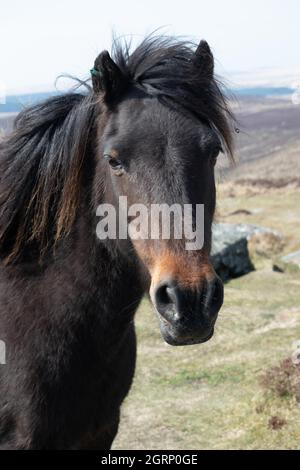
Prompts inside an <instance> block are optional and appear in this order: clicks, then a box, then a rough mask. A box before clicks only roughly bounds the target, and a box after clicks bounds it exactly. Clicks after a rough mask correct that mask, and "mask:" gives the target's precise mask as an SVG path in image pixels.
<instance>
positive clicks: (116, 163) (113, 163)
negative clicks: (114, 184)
mask: <svg viewBox="0 0 300 470" xmlns="http://www.w3.org/2000/svg"><path fill="white" fill-rule="evenodd" d="M104 158H105V160H107V161H108V164H109V166H110V167H111V168H112V169H113V170H114V171H115V172H116V174H117V176H121V175H122V174H123V172H124V167H123V165H122V162H120V160H117V159H116V158H113V157H112V156H111V155H104Z"/></svg>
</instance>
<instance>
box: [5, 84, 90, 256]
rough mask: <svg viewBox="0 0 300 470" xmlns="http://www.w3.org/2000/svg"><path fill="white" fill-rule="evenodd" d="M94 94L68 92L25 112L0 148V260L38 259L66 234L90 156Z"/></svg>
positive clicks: (77, 203) (74, 213) (72, 220)
mask: <svg viewBox="0 0 300 470" xmlns="http://www.w3.org/2000/svg"><path fill="white" fill-rule="evenodd" d="M95 115H96V107H95V104H94V103H93V99H92V94H88V95H82V94H79V93H68V94H65V95H62V96H57V97H54V98H50V99H48V100H47V101H45V102H42V103H41V104H37V105H35V106H33V107H30V108H28V109H24V110H23V111H22V112H21V113H20V114H19V115H18V116H17V118H16V120H15V124H14V129H13V131H12V133H11V134H10V135H9V136H8V137H7V138H5V139H4V141H2V142H1V143H0V257H1V258H2V259H4V260H5V262H6V264H8V263H10V262H11V261H14V260H16V259H18V257H19V255H21V254H24V252H25V251H26V248H27V247H28V246H29V245H30V247H31V250H29V251H32V250H33V248H34V247H36V250H37V252H38V253H39V255H40V254H41V253H42V252H43V251H45V250H46V249H47V248H48V247H53V245H54V244H55V242H56V241H57V240H58V239H60V238H61V237H62V236H63V235H64V234H66V233H68V232H69V231H70V229H71V227H72V225H73V222H74V220H75V216H76V212H77V209H78V206H79V203H80V195H81V193H80V189H81V187H82V175H83V163H84V160H85V158H86V155H87V153H88V152H90V151H91V145H90V144H91V138H92V134H93V128H94V124H95Z"/></svg>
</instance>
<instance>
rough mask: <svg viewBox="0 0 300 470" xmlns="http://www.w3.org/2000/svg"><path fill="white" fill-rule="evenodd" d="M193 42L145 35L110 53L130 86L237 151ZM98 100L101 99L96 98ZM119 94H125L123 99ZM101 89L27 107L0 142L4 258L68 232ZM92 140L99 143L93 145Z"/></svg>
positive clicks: (218, 93) (218, 90)
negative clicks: (206, 128)
mask: <svg viewBox="0 0 300 470" xmlns="http://www.w3.org/2000/svg"><path fill="white" fill-rule="evenodd" d="M194 49H195V47H194V45H193V44H191V43H188V42H179V41H176V40H175V39H173V38H166V37H153V36H150V37H148V38H146V39H145V40H144V41H143V42H142V43H141V44H140V45H139V46H138V47H137V48H136V49H135V50H134V51H133V52H132V53H131V52H130V47H129V46H128V44H126V43H124V42H121V41H117V40H115V41H114V43H113V48H112V58H113V60H114V62H115V63H116V64H117V66H118V67H119V69H120V70H121V72H122V76H123V77H124V80H125V82H126V86H125V87H124V90H125V89H128V87H138V88H141V89H143V90H144V91H145V92H146V93H147V94H149V95H150V96H155V97H157V98H158V99H159V100H161V101H162V102H163V103H164V104H165V105H167V106H172V107H176V108H178V109H179V110H181V111H182V112H184V111H187V112H189V113H191V114H193V116H194V117H196V118H197V119H199V120H202V121H203V120H204V121H206V122H207V123H208V124H209V125H210V126H212V127H213V128H214V129H215V130H216V131H217V132H218V134H219V136H220V138H221V140H222V142H223V144H224V148H225V149H226V150H227V151H228V153H229V155H232V129H231V124H230V123H231V122H232V119H233V116H232V114H231V113H230V110H229V107H228V105H227V101H226V97H225V96H224V94H223V92H222V87H221V86H220V84H219V83H218V81H217V80H216V79H215V78H214V77H213V76H212V75H210V76H209V74H208V72H207V70H206V68H205V67H202V66H201V62H200V64H195V62H194V56H195V50H194ZM99 98H100V99H99ZM119 99H120V100H121V99H122V96H120V97H119ZM100 101H101V93H100V96H99V93H97V90H96V91H94V90H93V88H92V87H89V86H87V93H86V94H80V93H67V94H64V95H60V96H56V97H54V98H50V99H49V100H47V101H45V102H43V103H41V104H38V105H35V106H33V107H30V108H27V109H25V110H23V111H22V112H21V113H20V114H19V115H18V117H17V119H16V121H15V126H14V130H13V132H12V133H11V134H10V135H9V136H8V137H7V138H5V139H4V140H3V141H2V142H1V143H0V259H2V260H5V262H6V263H9V262H13V261H15V260H18V259H19V257H20V256H22V255H24V253H26V249H27V248H28V247H29V249H28V250H27V251H29V252H32V251H33V250H35V251H36V252H37V253H38V255H39V256H40V255H41V253H43V252H45V251H46V249H47V248H52V247H53V246H54V245H55V243H56V242H57V241H58V240H59V239H60V238H61V237H62V236H64V235H65V234H67V233H69V231H70V230H71V228H72V226H73V223H74V221H75V219H76V214H77V212H78V208H79V204H80V198H81V190H82V177H83V167H84V163H85V162H86V159H87V156H88V155H93V152H95V148H96V145H95V141H94V139H95V133H96V123H97V116H98V115H99V113H100V112H101V111H100V106H99V103H100ZM93 144H94V145H93Z"/></svg>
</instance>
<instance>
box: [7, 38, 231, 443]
mask: <svg viewBox="0 0 300 470" xmlns="http://www.w3.org/2000/svg"><path fill="white" fill-rule="evenodd" d="M92 83H93V86H92V87H91V88H90V87H88V89H87V92H86V93H83V94H80V93H70V94H64V95H61V96H57V97H54V98H51V99H49V100H48V101H45V102H43V103H41V104H38V105H36V106H34V107H31V108H29V109H25V110H24V111H23V112H21V113H20V115H19V116H18V117H17V119H16V122H15V127H14V130H13V132H12V133H11V134H10V135H9V136H8V137H7V138H6V139H5V140H4V141H3V142H2V143H1V146H0V257H1V264H0V339H1V340H2V341H5V344H6V348H7V358H6V365H2V366H0V448H2V449H108V448H110V446H111V444H112V442H113V439H114V437H115V435H116V433H117V429H118V423H119V413H120V406H121V404H122V401H123V400H124V398H125V396H126V395H127V393H128V391H129V389H130V386H131V382H132V378H133V374H134V368H135V357H136V340H135V331H134V313H135V311H136V309H137V307H138V305H139V302H140V300H141V298H142V296H143V295H144V293H145V292H147V291H150V296H151V300H152V302H153V304H154V306H155V309H156V312H157V315H158V318H159V322H160V327H161V331H162V334H163V336H164V338H165V340H166V341H167V342H169V343H170V344H172V345H186V344H196V343H202V342H204V341H207V340H208V339H210V338H211V336H212V335H213V330H214V324H215V321H216V317H217V313H218V311H219V309H220V307H221V305H222V301H223V287H222V284H221V282H220V280H219V278H218V277H217V276H216V274H215V272H214V269H213V267H212V265H211V263H210V260H209V254H210V243H211V225H212V220H213V215H214V209H215V183H214V165H215V162H216V159H217V155H218V153H219V152H220V151H221V150H224V151H227V152H229V153H231V128H230V124H229V120H230V119H231V117H232V116H231V114H230V112H229V110H228V107H227V105H226V100H225V98H224V96H223V94H222V91H221V89H220V87H219V85H218V83H217V81H216V79H215V78H214V63H213V57H212V54H211V51H210V49H209V47H208V45H207V43H206V42H204V41H201V43H200V45H199V46H198V48H196V49H194V48H193V46H192V45H191V44H188V43H182V42H178V41H176V40H174V39H170V38H169V39H168V38H161V37H160V38H153V37H151V38H147V39H146V40H144V41H143V42H142V43H141V45H140V46H139V47H138V48H137V49H136V50H135V51H134V52H133V53H131V54H130V53H129V52H128V48H127V47H121V46H120V45H119V44H117V43H115V44H114V50H113V54H112V58H111V57H110V55H109V54H108V52H106V51H104V52H102V53H101V54H100V55H99V56H98V58H97V59H96V61H95V65H94V68H93V69H92ZM120 195H126V196H127V197H128V202H129V204H132V203H135V202H139V203H143V204H145V205H146V206H147V207H148V206H149V205H150V204H152V203H157V204H160V203H165V204H173V203H177V204H180V205H183V204H185V203H190V204H193V205H194V204H197V203H202V204H204V205H205V223H204V227H203V229H204V232H205V243H204V246H203V248H202V249H201V250H198V251H186V250H185V248H184V240H175V239H174V237H173V238H171V239H169V240H156V241H154V240H131V239H130V238H129V239H128V240H120V239H117V240H111V239H107V240H99V239H98V237H97V236H96V226H97V223H98V222H99V220H98V218H97V216H96V208H97V207H98V205H99V204H101V203H111V204H113V205H114V206H117V205H118V197H119V196H120ZM128 432H129V431H128Z"/></svg>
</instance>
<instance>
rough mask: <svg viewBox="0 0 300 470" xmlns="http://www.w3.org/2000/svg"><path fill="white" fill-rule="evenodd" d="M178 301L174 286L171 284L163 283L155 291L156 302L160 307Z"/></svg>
mask: <svg viewBox="0 0 300 470" xmlns="http://www.w3.org/2000/svg"><path fill="white" fill-rule="evenodd" d="M175 301H176V294H175V289H174V287H171V286H170V285H169V284H163V285H161V286H159V287H158V289H157V290H156V292H155V302H156V305H157V306H159V307H166V306H168V305H170V304H174V303H175Z"/></svg>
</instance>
